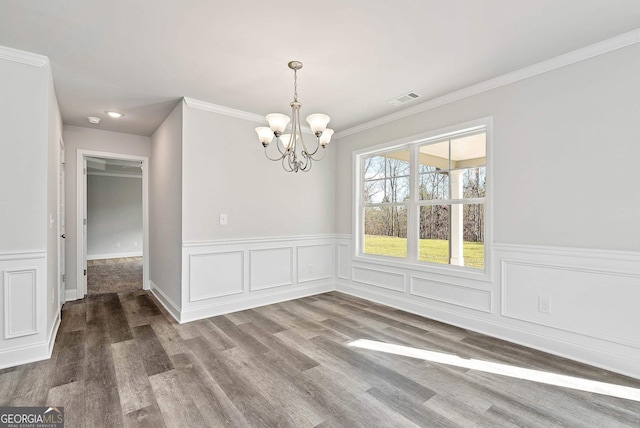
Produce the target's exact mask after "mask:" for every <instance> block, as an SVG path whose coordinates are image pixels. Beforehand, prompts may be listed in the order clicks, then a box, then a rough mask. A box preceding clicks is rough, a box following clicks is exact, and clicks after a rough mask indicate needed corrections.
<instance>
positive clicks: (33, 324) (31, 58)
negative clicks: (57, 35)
mask: <svg viewBox="0 0 640 428" xmlns="http://www.w3.org/2000/svg"><path fill="white" fill-rule="evenodd" d="M0 51H1V52H0V53H1V55H0V56H1V57H2V59H0V76H2V78H1V79H0V100H2V102H0V200H1V201H2V208H1V209H0V225H2V227H0V288H1V290H2V291H1V292H0V368H4V367H8V366H14V365H18V364H22V363H26V362H30V361H37V360H41V359H45V358H48V357H49V356H50V355H51V349H52V346H53V340H54V336H55V332H56V330H57V327H58V325H59V324H58V323H59V311H58V308H59V307H58V301H57V293H56V291H57V290H56V289H57V285H58V282H57V277H58V275H57V273H58V267H57V255H58V249H57V245H58V237H57V224H56V223H55V221H54V222H50V221H49V220H50V217H49V214H51V215H52V217H51V218H52V219H54V220H55V219H57V215H56V214H57V192H58V189H57V186H56V184H55V183H57V177H56V171H57V163H58V154H57V147H58V142H59V140H60V129H61V123H60V113H59V111H58V106H57V101H56V97H55V91H54V88H53V80H52V78H51V70H50V66H49V61H48V59H47V58H46V57H43V56H40V55H34V54H30V53H28V52H22V51H17V50H13V49H8V48H4V47H0Z"/></svg>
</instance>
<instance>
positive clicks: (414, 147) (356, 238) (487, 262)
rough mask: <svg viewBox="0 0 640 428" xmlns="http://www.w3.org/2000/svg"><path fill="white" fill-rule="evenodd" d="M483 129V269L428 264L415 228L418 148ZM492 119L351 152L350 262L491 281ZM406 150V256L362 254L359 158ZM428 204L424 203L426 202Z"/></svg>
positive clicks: (478, 120) (454, 126) (362, 210)
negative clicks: (408, 189)
mask: <svg viewBox="0 0 640 428" xmlns="http://www.w3.org/2000/svg"><path fill="white" fill-rule="evenodd" d="M481 128H484V129H485V132H486V158H487V162H486V166H485V168H486V177H487V184H486V193H485V198H484V215H485V219H484V221H485V231H484V235H485V239H484V269H478V268H471V267H466V266H456V265H450V264H438V263H430V262H424V261H421V260H419V226H418V225H417V221H418V210H419V208H420V206H421V205H425V203H424V201H419V200H418V194H417V193H418V192H417V189H418V188H419V184H418V183H419V181H418V180H419V171H418V168H415V167H414V165H415V163H416V159H417V157H418V152H419V150H420V147H421V146H423V145H424V144H427V143H429V142H437V141H442V140H443V139H446V137H448V136H454V135H457V134H461V133H464V132H472V131H473V130H474V129H481ZM492 148H493V118H492V117H485V118H481V119H477V120H472V121H469V122H465V123H460V124H457V125H453V126H448V127H446V128H439V129H435V130H432V131H428V132H425V133H422V134H418V135H413V136H410V137H406V138H402V139H399V140H394V141H390V142H387V143H383V144H378V145H376V146H371V147H366V148H364V149H361V150H357V151H354V152H353V157H352V165H353V177H352V178H353V187H352V189H353V221H352V225H353V230H352V241H353V246H352V248H353V249H354V261H359V262H369V263H376V264H381V265H385V266H390V267H396V268H409V269H412V270H418V271H423V272H429V273H434V274H440V275H448V276H457V277H462V278H469V279H475V280H480V281H487V282H489V281H491V272H492V268H491V267H492V260H493V251H492V242H493V181H494V180H493V166H492V165H493V149H492ZM402 149H409V151H410V154H411V157H410V163H411V165H412V168H411V170H410V171H411V172H410V193H409V203H408V210H407V257H406V258H398V257H391V256H383V255H377V254H366V253H364V242H363V240H364V215H363V213H364V201H363V181H364V180H363V179H362V168H363V159H364V158H365V157H367V156H371V155H382V154H384V153H385V152H392V151H397V150H402ZM427 204H428V203H427Z"/></svg>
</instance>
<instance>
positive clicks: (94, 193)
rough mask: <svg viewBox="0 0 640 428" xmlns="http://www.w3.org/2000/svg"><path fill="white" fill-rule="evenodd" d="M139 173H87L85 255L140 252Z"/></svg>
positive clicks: (91, 256)
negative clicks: (122, 175) (124, 174)
mask: <svg viewBox="0 0 640 428" xmlns="http://www.w3.org/2000/svg"><path fill="white" fill-rule="evenodd" d="M142 236H143V234H142V176H140V177H118V176H114V175H93V174H91V173H89V175H88V177H87V259H103V258H114V257H131V256H134V255H142Z"/></svg>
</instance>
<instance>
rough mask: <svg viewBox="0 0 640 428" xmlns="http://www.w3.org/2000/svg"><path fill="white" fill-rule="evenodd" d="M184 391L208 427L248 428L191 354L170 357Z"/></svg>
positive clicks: (239, 414)
mask: <svg viewBox="0 0 640 428" xmlns="http://www.w3.org/2000/svg"><path fill="white" fill-rule="evenodd" d="M171 361H172V362H173V365H174V366H175V367H176V370H178V372H179V374H180V378H181V379H182V381H183V383H184V384H185V385H189V387H188V388H187V391H188V394H189V396H190V397H191V400H193V402H194V404H195V405H196V407H197V408H198V410H199V411H200V413H201V414H202V417H203V418H204V419H205V420H206V421H207V423H208V424H209V425H210V426H220V427H223V426H224V427H242V426H248V425H249V424H248V422H247V420H246V419H245V418H244V417H243V416H242V414H241V413H240V411H238V409H237V408H236V407H235V406H234V405H233V402H232V401H231V400H230V399H229V397H227V395H226V394H225V393H224V391H223V390H222V388H220V386H219V385H218V384H217V383H216V382H215V380H214V379H213V378H212V377H211V375H210V374H209V372H207V370H206V368H205V367H204V365H203V364H202V362H201V361H200V360H199V359H198V358H197V357H196V356H195V355H194V354H193V353H192V352H190V351H189V352H186V353H182V354H175V355H172V356H171Z"/></svg>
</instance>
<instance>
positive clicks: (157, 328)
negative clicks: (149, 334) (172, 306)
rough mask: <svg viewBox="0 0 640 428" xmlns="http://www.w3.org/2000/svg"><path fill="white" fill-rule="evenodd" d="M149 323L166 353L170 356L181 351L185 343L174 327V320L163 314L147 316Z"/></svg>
mask: <svg viewBox="0 0 640 428" xmlns="http://www.w3.org/2000/svg"><path fill="white" fill-rule="evenodd" d="M149 325H150V326H151V328H152V329H153V332H154V333H155V334H156V336H157V337H158V340H159V341H160V344H161V345H162V347H163V348H164V350H165V352H166V353H167V355H169V356H171V355H174V354H179V353H181V352H183V350H184V348H185V345H184V340H183V339H182V337H180V334H179V333H178V332H177V330H176V329H175V328H174V326H175V325H176V322H175V321H174V320H171V319H167V317H166V316H165V315H163V314H160V315H155V316H152V317H149Z"/></svg>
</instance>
